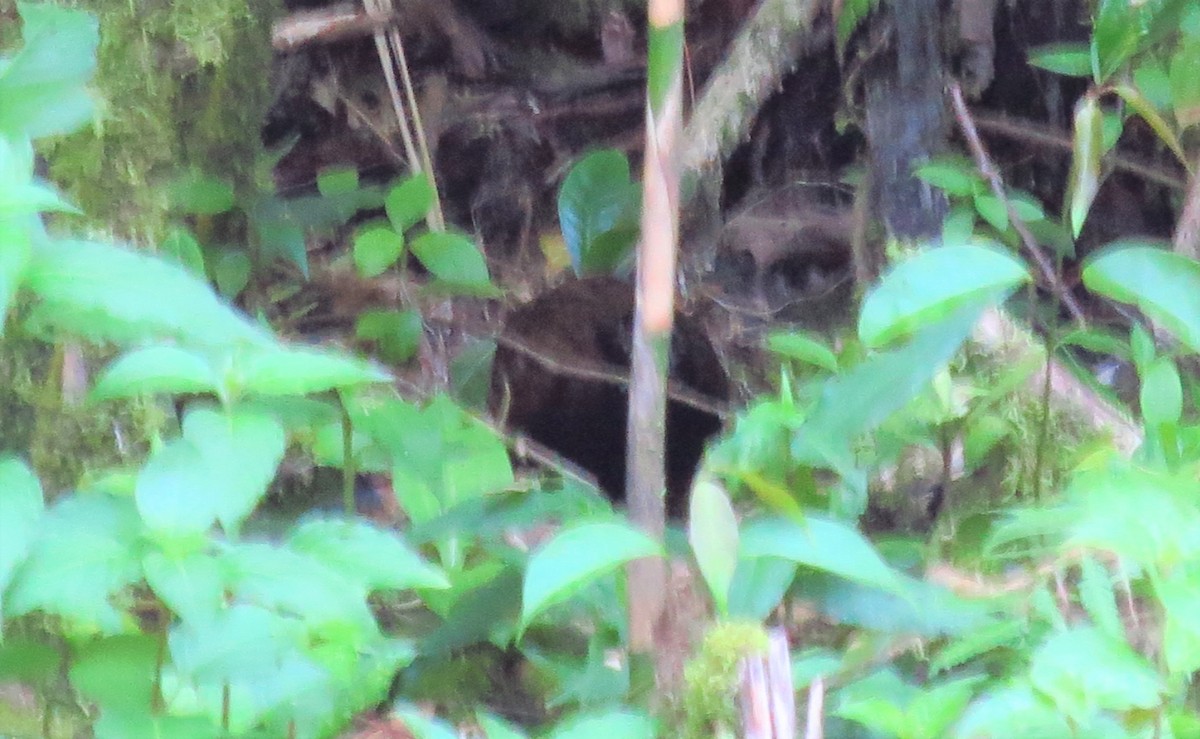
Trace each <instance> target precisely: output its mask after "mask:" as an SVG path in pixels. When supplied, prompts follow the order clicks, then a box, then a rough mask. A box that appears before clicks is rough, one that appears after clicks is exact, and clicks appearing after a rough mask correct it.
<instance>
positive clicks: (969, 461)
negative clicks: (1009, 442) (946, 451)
mask: <svg viewBox="0 0 1200 739" xmlns="http://www.w3.org/2000/svg"><path fill="white" fill-rule="evenodd" d="M1013 433H1014V429H1013V428H1012V426H1011V425H1010V423H1009V422H1008V421H1006V420H1005V419H1003V418H1001V417H1000V416H997V415H992V414H990V413H973V414H971V415H969V416H967V423H966V430H965V433H964V435H963V459H964V461H965V463H966V466H967V469H968V470H975V469H978V468H979V466H980V465H981V464H983V462H984V460H986V459H987V456H988V454H990V453H991V451H992V450H993V449H995V448H996V445H997V444H999V443H1000V442H1001V441H1002V440H1003V439H1005V438H1008V437H1010V436H1012V435H1013Z"/></svg>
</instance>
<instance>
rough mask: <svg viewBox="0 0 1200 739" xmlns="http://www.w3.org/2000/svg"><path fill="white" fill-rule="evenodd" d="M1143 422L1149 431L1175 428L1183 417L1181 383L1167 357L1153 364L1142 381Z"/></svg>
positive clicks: (1175, 369)
mask: <svg viewBox="0 0 1200 739" xmlns="http://www.w3.org/2000/svg"><path fill="white" fill-rule="evenodd" d="M1141 408H1142V419H1143V420H1144V421H1145V423H1146V428H1148V429H1158V428H1159V427H1161V426H1164V425H1167V426H1174V425H1176V424H1178V423H1179V420H1180V418H1182V416H1183V383H1182V382H1181V381H1180V379H1179V368H1178V367H1176V366H1175V362H1174V361H1173V360H1172V359H1171V358H1170V357H1159V358H1158V359H1156V360H1154V362H1152V363H1151V364H1150V366H1149V368H1148V369H1147V370H1146V372H1145V374H1144V375H1143V377H1142V391H1141Z"/></svg>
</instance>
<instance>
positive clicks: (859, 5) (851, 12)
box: [834, 0, 879, 58]
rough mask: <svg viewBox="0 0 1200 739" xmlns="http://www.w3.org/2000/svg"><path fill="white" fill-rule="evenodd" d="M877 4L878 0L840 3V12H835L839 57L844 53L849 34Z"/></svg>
mask: <svg viewBox="0 0 1200 739" xmlns="http://www.w3.org/2000/svg"><path fill="white" fill-rule="evenodd" d="M877 5H879V0H846V2H844V3H842V4H841V6H840V7H841V12H839V13H838V14H837V53H838V57H839V58H840V57H842V56H844V55H845V53H846V43H847V42H849V41H850V35H851V34H853V33H854V29H856V28H858V27H859V25H860V24H861V23H862V22H863V20H864V19H866V17H867V16H868V15H870V13H871V11H872V10H874V9H875V7H876V6H877ZM834 7H838V6H834Z"/></svg>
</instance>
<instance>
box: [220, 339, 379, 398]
mask: <svg viewBox="0 0 1200 739" xmlns="http://www.w3.org/2000/svg"><path fill="white" fill-rule="evenodd" d="M235 372H236V376H235V377H231V378H230V381H231V382H233V381H235V380H236V381H240V383H241V389H242V391H243V392H245V393H247V394H250V395H308V394H310V393H321V392H325V391H326V390H336V389H339V388H349V387H354V386H357V385H367V384H370V383H375V382H390V381H391V379H392V377H391V375H390V374H388V373H387V372H386V371H385V370H384V369H383V368H381V367H378V366H376V365H373V364H371V363H368V362H364V361H362V360H361V359H355V358H353V357H350V356H348V355H345V354H342V353H339V352H334V351H327V350H324V349H310V348H308V347H293V346H283V345H275V346H269V347H263V348H261V349H256V350H253V351H250V352H247V353H246V354H244V355H243V356H242V357H240V361H238V362H237V363H236V370H235Z"/></svg>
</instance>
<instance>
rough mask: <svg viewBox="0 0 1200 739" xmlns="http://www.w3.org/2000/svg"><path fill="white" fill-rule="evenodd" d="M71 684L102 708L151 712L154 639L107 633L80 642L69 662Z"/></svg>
mask: <svg viewBox="0 0 1200 739" xmlns="http://www.w3.org/2000/svg"><path fill="white" fill-rule="evenodd" d="M70 674H71V685H72V686H73V687H74V688H75V689H76V690H78V691H79V693H80V695H82V696H83V697H84V698H86V699H88V700H89V701H93V702H95V703H97V704H99V706H100V709H101V710H102V711H106V712H107V711H121V712H141V713H149V712H151V711H153V701H154V690H155V687H156V684H157V677H158V640H157V639H156V638H155V637H153V636H151V635H149V634H147V635H136V636H135V635H131V634H130V635H125V634H123V635H120V636H110V637H107V638H104V639H99V640H96V641H93V642H91V643H88V644H85V645H83V647H81V648H80V649H79V651H78V653H77V654H75V655H74V658H73V659H72V661H71V671H70Z"/></svg>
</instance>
